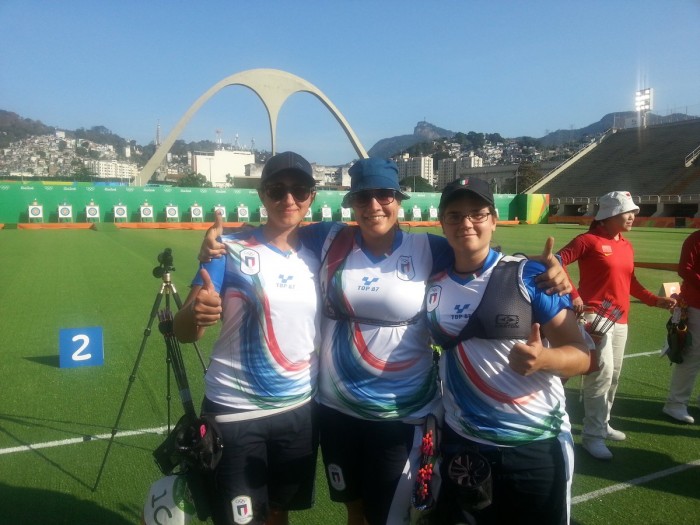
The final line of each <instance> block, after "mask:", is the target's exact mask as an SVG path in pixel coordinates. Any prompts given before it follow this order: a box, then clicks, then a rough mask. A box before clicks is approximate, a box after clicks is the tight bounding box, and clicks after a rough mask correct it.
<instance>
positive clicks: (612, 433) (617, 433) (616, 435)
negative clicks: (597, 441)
mask: <svg viewBox="0 0 700 525" xmlns="http://www.w3.org/2000/svg"><path fill="white" fill-rule="evenodd" d="M605 439H609V440H610V441H624V440H625V439H627V434H625V433H624V432H622V431H621V430H615V429H614V428H613V427H611V426H610V425H608V433H607V434H606V435H605Z"/></svg>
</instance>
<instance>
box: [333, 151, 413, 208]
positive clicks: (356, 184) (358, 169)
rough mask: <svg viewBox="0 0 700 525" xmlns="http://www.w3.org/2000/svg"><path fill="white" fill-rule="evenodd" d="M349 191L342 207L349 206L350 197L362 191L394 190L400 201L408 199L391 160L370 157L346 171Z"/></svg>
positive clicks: (395, 166) (394, 164)
mask: <svg viewBox="0 0 700 525" xmlns="http://www.w3.org/2000/svg"><path fill="white" fill-rule="evenodd" d="M348 173H349V174H350V191H349V192H348V193H346V194H345V197H343V207H344V208H348V207H349V206H350V200H351V198H352V195H353V194H355V193H358V192H361V191H364V190H394V191H396V193H397V194H398V195H399V196H400V198H401V200H406V199H410V197H409V196H408V195H407V194H406V193H404V192H403V191H401V186H399V167H398V166H397V165H396V163H395V162H394V161H393V160H389V159H381V158H378V157H370V158H368V159H360V160H358V161H357V162H356V163H355V164H353V165H352V166H351V167H350V169H349V170H348Z"/></svg>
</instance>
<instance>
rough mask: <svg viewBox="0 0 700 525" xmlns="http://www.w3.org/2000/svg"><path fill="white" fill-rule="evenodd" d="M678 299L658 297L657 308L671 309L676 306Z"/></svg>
mask: <svg viewBox="0 0 700 525" xmlns="http://www.w3.org/2000/svg"><path fill="white" fill-rule="evenodd" d="M677 303H678V301H677V300H676V298H675V297H659V298H657V299H656V307H657V308H665V309H666V310H671V309H673V308H675V307H676V304H677Z"/></svg>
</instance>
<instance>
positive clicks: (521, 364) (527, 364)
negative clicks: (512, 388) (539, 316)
mask: <svg viewBox="0 0 700 525" xmlns="http://www.w3.org/2000/svg"><path fill="white" fill-rule="evenodd" d="M543 350H544V347H543V346H542V336H541V335H540V324H539V323H533V325H532V329H531V330H530V337H528V338H527V342H526V343H515V344H514V345H513V348H511V350H510V354H509V355H508V364H509V365H510V367H511V368H512V369H513V370H515V371H516V372H517V373H518V374H520V375H523V376H527V375H530V374H532V373H533V372H536V371H537V370H539V369H540V367H541V366H540V364H541V363H540V356H541V355H542V352H543Z"/></svg>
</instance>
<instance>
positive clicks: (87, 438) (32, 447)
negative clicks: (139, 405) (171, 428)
mask: <svg viewBox="0 0 700 525" xmlns="http://www.w3.org/2000/svg"><path fill="white" fill-rule="evenodd" d="M167 430H168V427H157V428H143V429H141V430H124V431H122V432H117V433H116V434H114V437H129V436H139V435H142V434H163V433H165V432H167ZM111 437H112V433H111V432H110V433H108V434H97V435H96V436H82V437H78V438H70V439H59V440H57V441H46V442H45V443H35V444H33V445H22V446H19V447H9V448H0V456H1V455H3V454H14V453H15V452H28V451H30V450H39V449H41V448H52V447H62V446H64V445H75V444H77V443H85V442H87V441H93V440H98V439H109V438H111Z"/></svg>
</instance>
